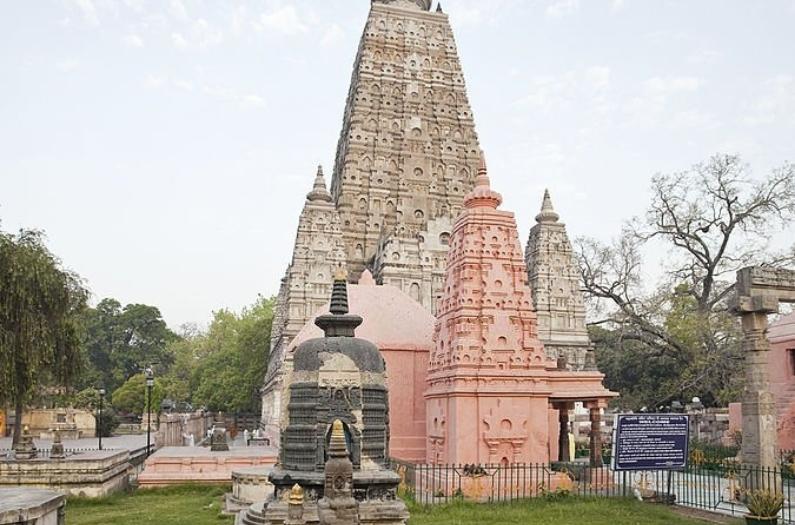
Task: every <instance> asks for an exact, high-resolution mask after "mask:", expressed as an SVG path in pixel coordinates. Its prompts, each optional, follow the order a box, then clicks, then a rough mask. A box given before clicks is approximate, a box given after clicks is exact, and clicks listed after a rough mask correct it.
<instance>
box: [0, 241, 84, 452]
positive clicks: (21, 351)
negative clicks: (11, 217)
mask: <svg viewBox="0 0 795 525" xmlns="http://www.w3.org/2000/svg"><path fill="white" fill-rule="evenodd" d="M87 298H88V291H87V290H86V289H85V288H84V287H83V284H82V282H81V281H80V278H79V277H78V276H77V275H76V274H74V273H72V272H69V271H67V270H64V269H63V268H62V267H61V262H60V261H59V260H58V259H57V258H56V257H55V255H53V254H52V253H51V252H50V251H49V250H48V249H47V247H46V245H45V243H44V236H43V234H42V233H41V232H38V231H31V230H21V231H20V232H19V234H17V235H12V234H7V233H4V232H0V379H2V380H1V381H0V402H1V403H11V404H12V405H13V406H14V408H15V410H16V417H17V421H18V422H19V421H22V414H23V412H24V409H25V406H26V403H27V402H28V401H29V400H30V398H31V395H32V394H33V392H34V391H35V389H36V387H37V386H39V385H42V384H45V383H55V384H59V385H67V384H69V382H70V380H71V379H72V378H73V377H74V376H75V374H76V373H77V372H78V370H79V364H80V344H81V329H80V314H81V312H82V311H83V309H84V308H85V306H86V301H87ZM21 426H22V425H20V424H17V425H15V427H14V436H13V443H14V444H16V443H17V442H18V441H19V437H20V430H21Z"/></svg>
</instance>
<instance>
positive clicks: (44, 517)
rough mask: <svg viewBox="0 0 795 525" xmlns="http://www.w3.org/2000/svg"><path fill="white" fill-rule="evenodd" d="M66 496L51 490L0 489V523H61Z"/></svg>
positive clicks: (55, 524) (38, 524) (54, 524)
mask: <svg viewBox="0 0 795 525" xmlns="http://www.w3.org/2000/svg"><path fill="white" fill-rule="evenodd" d="M65 505H66V496H64V495H63V494H60V493H58V492H55V491H53V490H43V489H31V488H15V489H0V525H12V524H13V525H19V524H21V523H23V524H24V523H35V524H36V525H63V524H64V523H65V521H64V506H65Z"/></svg>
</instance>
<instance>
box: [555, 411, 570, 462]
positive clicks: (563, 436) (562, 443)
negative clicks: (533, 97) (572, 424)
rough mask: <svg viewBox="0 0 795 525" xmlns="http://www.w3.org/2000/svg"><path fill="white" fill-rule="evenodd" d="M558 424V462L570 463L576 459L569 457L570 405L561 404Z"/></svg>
mask: <svg viewBox="0 0 795 525" xmlns="http://www.w3.org/2000/svg"><path fill="white" fill-rule="evenodd" d="M557 409H558V423H559V424H560V429H559V432H558V461H564V462H569V461H572V460H573V459H574V458H571V457H569V405H568V403H561V404H559V405H558V406H557Z"/></svg>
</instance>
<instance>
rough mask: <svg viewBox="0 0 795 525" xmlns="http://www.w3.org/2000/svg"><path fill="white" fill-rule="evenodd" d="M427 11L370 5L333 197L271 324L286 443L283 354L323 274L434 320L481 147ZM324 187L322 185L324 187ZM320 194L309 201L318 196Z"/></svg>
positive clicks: (446, 34)
mask: <svg viewBox="0 0 795 525" xmlns="http://www.w3.org/2000/svg"><path fill="white" fill-rule="evenodd" d="M430 8H431V1H430V0H372V4H371V9H370V14H369V16H368V18H367V22H366V24H365V28H364V33H363V34H362V39H361V42H360V44H359V51H358V54H357V56H356V60H355V63H354V67H353V75H352V77H351V86H350V91H349V93H348V99H347V102H346V106H345V113H344V115H343V123H342V132H341V134H340V138H339V142H338V145H337V154H336V160H335V165H334V174H333V177H332V182H331V193H330V194H327V193H326V192H325V188H324V187H321V186H323V185H322V184H321V185H320V186H318V185H317V183H316V190H317V191H313V192H312V193H310V197H309V198H308V200H307V203H306V205H305V208H304V212H303V213H302V214H301V223H300V224H299V231H298V235H297V237H296V243H295V249H294V250H295V251H294V254H293V258H292V262H291V264H290V266H289V267H288V270H287V273H286V275H285V277H284V279H283V281H282V284H281V288H280V291H279V299H278V303H277V308H276V312H275V316H274V321H273V337H272V339H271V357H270V363H269V366H268V376H267V377H266V379H265V385H264V388H263V398H262V399H263V402H262V426H263V428H264V430H265V431H266V434H267V435H268V436H270V438H271V442H272V444H274V445H277V444H278V441H279V427H278V424H279V423H278V422H279V420H280V414H281V411H282V408H283V407H281V406H280V405H279V397H278V396H277V395H276V392H278V390H280V389H281V388H283V386H284V385H282V383H281V379H282V377H283V372H284V371H283V370H282V369H283V367H285V366H289V363H286V362H285V357H284V351H285V349H286V348H287V345H288V344H289V342H290V340H291V338H292V337H293V336H294V335H295V334H296V332H297V330H298V329H300V327H301V326H303V324H304V323H306V321H307V319H309V318H310V317H311V314H312V313H313V311H316V309H317V308H319V307H320V306H321V305H322V304H323V302H324V299H323V296H324V295H325V290H327V289H328V287H329V286H331V274H330V272H329V271H328V268H329V267H331V266H336V265H339V264H340V263H344V264H345V265H346V267H347V269H348V271H349V272H350V276H351V280H352V282H357V281H358V279H359V276H360V275H361V272H362V271H363V270H364V269H365V268H369V269H370V270H371V271H372V274H373V275H374V276H375V278H376V280H377V281H378V282H379V283H382V284H389V285H392V286H395V287H397V288H399V289H400V290H402V291H403V292H405V293H406V294H407V295H409V296H410V297H412V298H413V299H414V300H416V301H417V302H419V303H420V304H422V305H423V306H424V307H425V308H426V309H427V310H428V311H431V312H433V311H434V309H435V306H436V301H437V300H438V298H439V297H440V296H441V291H442V289H443V284H442V283H443V279H444V266H445V256H446V254H447V250H448V246H449V243H450V232H451V229H452V225H453V221H454V219H455V217H457V216H458V214H459V213H460V211H461V210H462V208H463V198H464V195H466V194H467V193H468V192H469V191H471V189H472V187H473V183H474V174H475V171H476V169H477V164H478V159H479V151H480V148H479V146H478V137H477V134H476V133H475V124H474V120H473V116H472V109H471V108H470V105H469V99H468V97H467V93H466V84H465V82H464V75H463V72H462V70H461V64H460V61H459V58H458V51H457V49H456V44H455V39H454V38H453V31H452V28H451V27H450V21H449V19H448V17H447V15H446V14H445V13H444V12H442V10H441V9H440V8H437V9H436V11H435V12H431V11H430ZM320 180H321V182H322V179H320ZM313 194H314V196H313Z"/></svg>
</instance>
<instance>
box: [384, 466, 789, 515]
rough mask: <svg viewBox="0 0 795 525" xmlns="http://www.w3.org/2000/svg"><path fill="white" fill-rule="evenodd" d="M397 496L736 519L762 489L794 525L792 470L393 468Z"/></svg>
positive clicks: (427, 501)
mask: <svg viewBox="0 0 795 525" xmlns="http://www.w3.org/2000/svg"><path fill="white" fill-rule="evenodd" d="M393 469H394V470H395V471H396V472H397V473H398V474H399V475H400V478H401V483H400V492H401V495H403V496H406V497H408V498H410V499H413V500H414V501H416V502H417V503H419V504H421V505H433V504H446V503H452V502H455V501H461V500H466V501H475V502H484V503H497V502H510V501H517V500H523V499H528V498H536V497H547V498H559V497H564V496H579V497H633V498H638V499H643V500H651V501H658V502H668V503H675V504H677V505H682V506H686V507H692V508H697V509H702V510H707V511H712V512H719V513H723V514H728V515H733V516H741V515H743V514H746V513H747V508H746V507H745V505H744V504H743V499H744V494H745V491H746V489H747V488H753V487H760V486H764V487H770V488H774V489H775V490H776V491H777V492H781V493H782V494H783V496H784V508H783V509H782V511H781V513H780V515H779V516H780V523H783V524H793V525H795V466H793V465H792V464H789V463H787V464H784V462H782V466H781V467H778V468H759V467H755V466H749V465H739V464H736V463H731V462H728V461H724V462H723V463H715V462H710V463H705V464H702V465H698V466H689V467H687V468H686V469H684V470H681V471H653V472H647V471H641V472H616V471H613V470H611V469H610V468H608V467H604V468H591V467H589V466H588V464H587V463H577V462H575V463H567V464H554V465H546V464H523V463H519V464H507V465H506V464H497V465H418V464H411V463H403V462H399V461H393Z"/></svg>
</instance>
